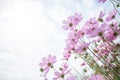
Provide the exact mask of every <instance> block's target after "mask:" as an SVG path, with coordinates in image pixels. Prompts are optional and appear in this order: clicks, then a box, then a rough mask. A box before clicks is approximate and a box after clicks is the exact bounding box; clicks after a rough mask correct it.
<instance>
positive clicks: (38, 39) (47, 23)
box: [0, 0, 104, 80]
mask: <svg viewBox="0 0 120 80" xmlns="http://www.w3.org/2000/svg"><path fill="white" fill-rule="evenodd" d="M99 10H104V7H103V6H102V5H101V4H97V3H96V1H95V0H0V80H40V77H39V66H38V63H39V62H40V61H41V57H43V56H47V55H48V54H53V55H57V54H59V56H62V53H63V49H64V46H65V39H66V37H67V32H66V31H64V30H63V29H62V21H63V20H65V19H66V18H67V16H69V15H71V14H74V12H80V13H82V14H83V16H84V18H85V19H86V18H87V17H91V16H95V15H97V14H98V12H99ZM96 13H97V14H96Z"/></svg>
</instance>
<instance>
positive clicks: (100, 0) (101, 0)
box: [98, 0, 107, 3]
mask: <svg viewBox="0 0 120 80" xmlns="http://www.w3.org/2000/svg"><path fill="white" fill-rule="evenodd" d="M105 1H107V0H98V2H102V3H104V2H105Z"/></svg>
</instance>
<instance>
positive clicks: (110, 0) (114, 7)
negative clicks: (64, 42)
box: [109, 0, 120, 15]
mask: <svg viewBox="0 0 120 80" xmlns="http://www.w3.org/2000/svg"><path fill="white" fill-rule="evenodd" d="M109 1H110V2H111V3H112V5H113V6H114V8H115V10H116V11H117V12H118V14H119V15H120V12H119V11H118V10H117V9H116V6H115V4H114V3H113V1H112V0H109Z"/></svg>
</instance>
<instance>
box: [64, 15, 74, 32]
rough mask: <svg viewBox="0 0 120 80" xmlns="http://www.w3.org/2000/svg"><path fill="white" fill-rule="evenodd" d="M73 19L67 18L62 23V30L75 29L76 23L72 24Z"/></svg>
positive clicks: (71, 17)
mask: <svg viewBox="0 0 120 80" xmlns="http://www.w3.org/2000/svg"><path fill="white" fill-rule="evenodd" d="M73 19H74V17H73V16H69V17H68V18H67V21H63V24H64V26H63V28H64V29H65V30H75V29H76V23H75V22H74V20H73Z"/></svg>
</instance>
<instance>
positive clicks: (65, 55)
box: [63, 53, 71, 60]
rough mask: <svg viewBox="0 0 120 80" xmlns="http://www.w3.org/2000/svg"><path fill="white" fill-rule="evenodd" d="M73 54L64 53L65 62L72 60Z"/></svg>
mask: <svg viewBox="0 0 120 80" xmlns="http://www.w3.org/2000/svg"><path fill="white" fill-rule="evenodd" d="M70 56H71V54H70V53H63V57H64V59H65V60H68V59H69V58H70Z"/></svg>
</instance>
